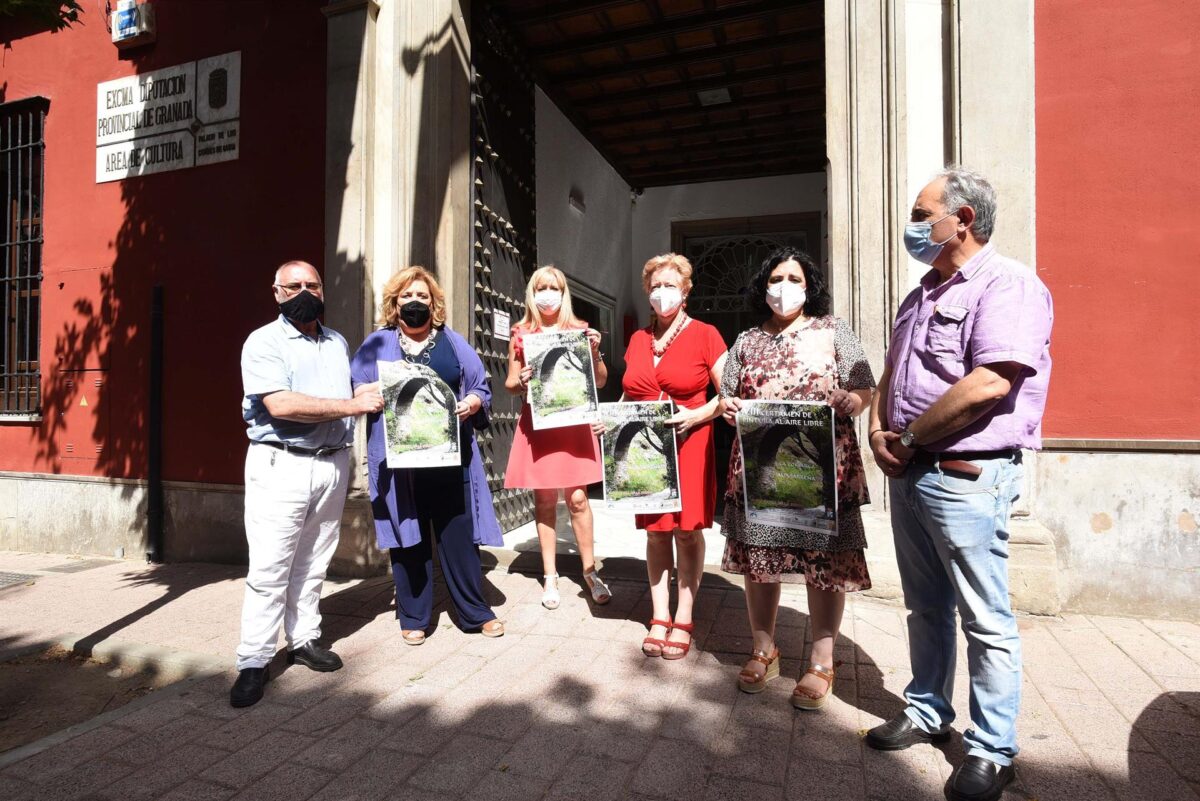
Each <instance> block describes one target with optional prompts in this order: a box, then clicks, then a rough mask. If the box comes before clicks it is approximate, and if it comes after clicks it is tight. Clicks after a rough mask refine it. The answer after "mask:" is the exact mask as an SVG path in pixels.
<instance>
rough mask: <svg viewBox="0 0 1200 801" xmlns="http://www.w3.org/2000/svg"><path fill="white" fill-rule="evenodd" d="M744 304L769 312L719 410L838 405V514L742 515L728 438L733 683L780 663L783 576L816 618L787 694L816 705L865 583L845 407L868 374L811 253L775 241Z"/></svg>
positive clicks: (856, 471) (857, 465)
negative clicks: (741, 638) (740, 584)
mask: <svg viewBox="0 0 1200 801" xmlns="http://www.w3.org/2000/svg"><path fill="white" fill-rule="evenodd" d="M749 291H750V295H749V297H750V303H751V307H752V308H753V309H754V310H756V311H759V312H761V313H762V314H763V315H764V316H765V317H766V319H765V320H764V322H763V323H762V325H761V326H758V327H755V328H751V329H750V330H748V331H745V332H743V333H742V334H741V335H740V336H739V337H738V339H737V342H735V343H734V345H733V347H732V348H730V349H729V357H728V359H727V360H726V362H725V370H724V374H723V376H722V381H721V394H722V396H723V398H724V414H725V419H726V421H727V422H729V423H730V424H733V423H734V422H735V419H736V414H737V412H738V410H739V409H740V408H741V406H742V404H741V401H742V400H750V399H771V400H806V401H821V402H825V403H828V404H829V405H830V406H832V407H833V408H834V410H835V427H834V429H835V453H836V455H835V462H836V467H837V492H838V504H837V512H838V525H837V531H836V532H835V533H833V534H831V535H824V534H818V533H811V532H807V531H800V530H797V529H789V528H778V527H775V526H767V525H760V524H758V523H752V522H749V521H747V519H746V514H745V501H744V498H743V496H742V480H741V465H742V454H741V450H740V448H739V447H738V446H737V445H736V444H735V447H734V450H733V454H732V456H731V458H730V462H729V482H728V486H727V488H726V492H725V526H724V529H723V533H724V534H725V537H726V540H727V541H726V545H725V554H724V558H723V559H722V569H723V570H725V571H726V572H728V573H737V574H741V575H744V576H745V577H746V607H747V611H748V612H749V617H750V629H751V631H752V633H753V637H754V652H753V654H752V655H751V657H750V659H749V660H748V661H747V662H746V665H745V667H743V668H742V671H741V673H739V674H738V687H739V688H741V689H742V690H744V691H745V692H750V693H755V692H761V691H762V690H763V689H765V687H766V683H767V682H768V681H770V680H771V679H773V678H775V677H776V676H778V675H779V663H780V655H779V649H778V647H776V645H775V618H776V614H777V612H778V610H779V595H780V582H783V581H796V582H803V583H804V584H806V585H807V591H808V609H809V615H810V618H811V625H812V641H813V645H812V652H811V653H810V654H809V667H808V668H807V670H805V671H804V673H803V674H802V675H801V676H800V680H799V681H798V682H797V684H796V688H795V690H794V691H793V694H792V704H793V705H794V706H796V707H798V708H801V709H818V708H820V707H821V706H823V705H824V703H825V701H826V700H827V699H828V697H829V695H830V693H831V692H832V690H833V682H834V671H835V667H836V665H835V664H834V661H833V646H834V642H835V641H836V640H837V635H838V629H839V628H840V626H841V622H842V612H843V610H844V609H845V604H846V593H847V592H858V591H860V590H865V589H867V588H869V587H870V586H871V579H870V577H869V576H868V574H867V563H866V558H865V556H864V555H863V549H864V548H865V547H866V544H867V542H866V537H865V535H864V532H863V524H862V515H861V514H860V513H859V507H860V506H861V505H862V504H864V503H869V502H870V499H869V497H868V495H867V484H866V475H865V473H864V471H863V463H862V456H861V454H860V452H859V447H858V440H857V438H856V436H855V434H854V427H853V423H852V418H853V417H856V416H857V415H859V414H860V413H861V412H862V411H863V410H864V409H866V408H867V407H868V405H869V404H870V399H871V389H872V387H874V385H875V380H874V378H873V377H872V375H871V368H870V365H868V363H867V359H866V354H864V353H863V348H862V344H861V343H860V342H859V341H858V338H857V337H856V336H855V335H854V332H853V331H852V330H851V329H850V326H849V325H848V324H847V323H846V321H845V320H842V319H840V318H837V317H834V316H832V315H831V314H830V296H829V292H828V291H827V289H826V287H825V281H824V277H823V276H822V275H821V272H820V271H819V270H818V269H817V267H816V265H815V264H813V261H812V259H810V258H809V257H808V255H807V254H805V253H803V252H801V251H799V250H796V249H792V248H785V249H783V250H779V251H776V252H775V253H773V254H772V255H771V256H770V257H769V258H768V259H767V260H766V261H765V262H764V263H763V266H762V269H760V270H759V272H758V274H757V275H756V276H755V278H754V280H753V281H752V282H751V284H750V290H749Z"/></svg>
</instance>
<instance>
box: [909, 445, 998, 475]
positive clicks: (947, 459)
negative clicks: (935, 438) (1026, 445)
mask: <svg viewBox="0 0 1200 801" xmlns="http://www.w3.org/2000/svg"><path fill="white" fill-rule="evenodd" d="M1020 455H1021V451H1020V450H1018V449H1016V448H1003V449H1001V450H998V451H957V452H950V451H947V452H945V453H931V452H929V451H917V452H916V453H915V454H913V458H912V461H913V463H914V464H924V465H937V466H938V467H940V468H941V469H942V470H949V471H950V472H952V473H962V474H963V475H965V476H971V477H972V478H975V477H976V476H979V475H981V474H982V473H983V468H981V467H980V466H979V465H977V464H974V462H975V461H977V460H982V459H1013V458H1017V459H1019V458H1020Z"/></svg>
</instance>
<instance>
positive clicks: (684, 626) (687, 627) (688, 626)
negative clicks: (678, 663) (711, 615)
mask: <svg viewBox="0 0 1200 801" xmlns="http://www.w3.org/2000/svg"><path fill="white" fill-rule="evenodd" d="M694 628H696V624H695V623H694V622H693V623H673V624H672V625H671V631H674V630H675V629H679V630H680V631H686V632H687V633H688V635H689V636H688V641H687V642H675V641H674V640H670V639H669V640H667V641H666V642H665V643H664V644H663V652H662V658H663V659H683V658H684V657H685V656H687V655H688V652H690V651H691V650H692V638H691V636H690V635H691V633H692V630H693V629H694ZM667 636H668V637H670V636H671V632H670V631H668V632H667ZM668 648H680V649H682V650H681V651H680V653H677V654H667V649H668Z"/></svg>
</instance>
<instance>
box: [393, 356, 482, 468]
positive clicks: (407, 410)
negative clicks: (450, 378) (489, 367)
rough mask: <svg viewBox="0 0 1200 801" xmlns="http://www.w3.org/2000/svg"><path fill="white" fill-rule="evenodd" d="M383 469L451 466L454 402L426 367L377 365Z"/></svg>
mask: <svg viewBox="0 0 1200 801" xmlns="http://www.w3.org/2000/svg"><path fill="white" fill-rule="evenodd" d="M379 383H380V388H381V391H382V392H383V428H384V438H385V440H386V442H387V466H388V467H391V468H420V467H455V466H457V465H461V464H462V456H461V453H460V451H459V430H458V415H457V414H455V413H454V408H455V406H457V405H458V399H457V398H456V397H455V395H454V390H452V389H450V387H449V386H448V385H447V384H446V382H445V381H443V380H442V379H441V378H440V377H438V374H437V373H436V372H434V370H433V369H432V368H430V367H429V366H428V365H424V364H410V363H409V362H403V361H401V362H379Z"/></svg>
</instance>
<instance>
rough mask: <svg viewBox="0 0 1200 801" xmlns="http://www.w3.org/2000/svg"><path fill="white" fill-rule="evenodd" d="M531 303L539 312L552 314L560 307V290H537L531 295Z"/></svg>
mask: <svg viewBox="0 0 1200 801" xmlns="http://www.w3.org/2000/svg"><path fill="white" fill-rule="evenodd" d="M533 302H534V303H536V304H537V307H538V309H539V310H540V311H544V312H546V313H547V314H553V313H554V312H556V311H558V307H559V306H561V305H562V290H561V289H539V290H538V291H537V292H535V293H534V294H533Z"/></svg>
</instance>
